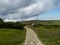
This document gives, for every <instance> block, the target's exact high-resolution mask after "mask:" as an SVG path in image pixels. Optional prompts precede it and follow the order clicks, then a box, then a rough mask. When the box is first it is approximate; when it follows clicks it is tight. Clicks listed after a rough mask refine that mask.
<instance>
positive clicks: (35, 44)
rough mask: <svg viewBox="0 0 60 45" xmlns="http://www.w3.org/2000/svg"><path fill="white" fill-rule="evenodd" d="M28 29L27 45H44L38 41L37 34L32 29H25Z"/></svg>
mask: <svg viewBox="0 0 60 45" xmlns="http://www.w3.org/2000/svg"><path fill="white" fill-rule="evenodd" d="M25 29H26V39H25V45H43V44H42V42H41V41H40V40H39V39H38V37H37V35H36V33H35V32H34V31H33V30H32V29H30V28H27V27H25Z"/></svg>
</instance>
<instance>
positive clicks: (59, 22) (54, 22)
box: [22, 20, 60, 25]
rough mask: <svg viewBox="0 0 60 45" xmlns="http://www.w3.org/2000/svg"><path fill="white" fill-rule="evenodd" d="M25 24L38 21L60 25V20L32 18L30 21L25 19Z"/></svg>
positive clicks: (37, 22) (39, 22) (38, 22)
mask: <svg viewBox="0 0 60 45" xmlns="http://www.w3.org/2000/svg"><path fill="white" fill-rule="evenodd" d="M22 23H23V24H32V23H36V24H44V25H47V24H50V25H60V20H30V21H23V22H22Z"/></svg>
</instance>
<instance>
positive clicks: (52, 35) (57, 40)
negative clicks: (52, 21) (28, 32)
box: [33, 26, 60, 45]
mask: <svg viewBox="0 0 60 45" xmlns="http://www.w3.org/2000/svg"><path fill="white" fill-rule="evenodd" d="M33 29H34V31H35V32H36V33H37V35H38V37H39V39H40V40H41V41H42V42H43V43H44V44H45V45H60V27H57V28H55V27H52V26H49V28H48V27H45V26H39V27H37V30H35V27H33Z"/></svg>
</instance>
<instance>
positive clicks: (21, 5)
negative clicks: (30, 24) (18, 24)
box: [0, 0, 60, 21]
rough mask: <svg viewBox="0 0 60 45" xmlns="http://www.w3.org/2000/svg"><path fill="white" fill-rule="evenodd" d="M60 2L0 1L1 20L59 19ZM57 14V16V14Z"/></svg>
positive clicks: (54, 0)
mask: <svg viewBox="0 0 60 45" xmlns="http://www.w3.org/2000/svg"><path fill="white" fill-rule="evenodd" d="M59 10H60V0H0V18H2V19H4V21H22V20H34V19H36V17H37V16H39V17H38V18H39V19H41V20H44V19H48V20H49V19H58V18H59V17H60V16H59V13H58V12H59ZM55 13H56V14H55Z"/></svg>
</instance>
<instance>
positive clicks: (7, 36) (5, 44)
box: [0, 29, 26, 45]
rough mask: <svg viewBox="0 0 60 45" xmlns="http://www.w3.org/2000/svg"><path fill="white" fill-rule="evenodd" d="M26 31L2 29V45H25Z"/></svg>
mask: <svg viewBox="0 0 60 45" xmlns="http://www.w3.org/2000/svg"><path fill="white" fill-rule="evenodd" d="M25 33H26V31H25V30H19V29H0V45H23V43H24V40H25V36H26V34H25Z"/></svg>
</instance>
